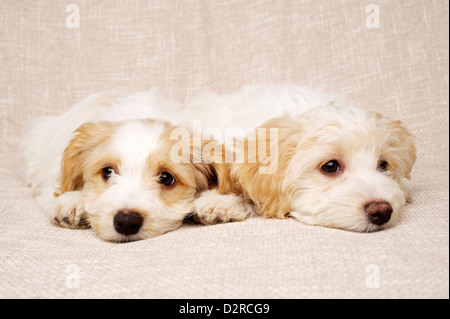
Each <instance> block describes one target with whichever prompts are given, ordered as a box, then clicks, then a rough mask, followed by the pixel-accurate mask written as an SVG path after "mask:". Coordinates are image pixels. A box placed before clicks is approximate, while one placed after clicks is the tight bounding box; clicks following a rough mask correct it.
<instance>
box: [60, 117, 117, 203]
mask: <svg viewBox="0 0 450 319" xmlns="http://www.w3.org/2000/svg"><path fill="white" fill-rule="evenodd" d="M113 128H114V124H113V123H110V122H99V123H85V124H83V125H82V126H80V127H79V128H78V129H77V130H76V131H75V132H74V136H73V138H72V140H71V141H70V143H69V145H68V146H67V148H66V149H65V151H64V153H63V158H62V161H61V175H60V185H59V191H58V192H56V193H55V195H56V196H59V195H61V194H62V193H65V192H69V191H74V190H79V189H81V188H82V187H83V185H84V182H85V180H84V170H85V168H86V163H87V160H88V157H89V154H91V152H92V151H93V150H94V149H96V148H97V147H98V146H99V145H101V144H103V143H105V142H106V140H107V139H108V138H109V137H110V136H111V134H112V132H113Z"/></svg>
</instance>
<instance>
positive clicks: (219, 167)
mask: <svg viewBox="0 0 450 319" xmlns="http://www.w3.org/2000/svg"><path fill="white" fill-rule="evenodd" d="M193 153H195V151H193ZM201 156H202V161H201V162H202V165H204V166H205V171H207V178H208V182H209V188H217V191H218V193H219V194H228V193H231V192H232V191H233V190H232V186H233V184H232V181H231V178H230V169H231V166H230V164H229V163H226V161H225V146H224V145H222V144H221V143H219V142H218V141H216V140H213V139H202V141H201Z"/></svg>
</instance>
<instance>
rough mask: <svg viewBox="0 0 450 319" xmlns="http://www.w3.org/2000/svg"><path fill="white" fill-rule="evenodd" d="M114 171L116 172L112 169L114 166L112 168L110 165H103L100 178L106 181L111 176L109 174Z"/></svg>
mask: <svg viewBox="0 0 450 319" xmlns="http://www.w3.org/2000/svg"><path fill="white" fill-rule="evenodd" d="M115 173H116V171H115V170H114V168H112V167H104V168H103V169H102V178H103V179H104V180H105V181H107V180H108V179H110V178H111V175H112V174H115Z"/></svg>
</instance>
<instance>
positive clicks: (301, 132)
mask: <svg viewBox="0 0 450 319" xmlns="http://www.w3.org/2000/svg"><path fill="white" fill-rule="evenodd" d="M191 108H193V109H197V110H198V113H197V114H198V117H200V115H201V114H206V113H209V114H212V116H209V117H208V118H207V119H206V120H207V121H206V122H205V121H203V122H202V125H203V127H210V126H214V125H215V124H216V123H222V124H221V125H220V129H221V130H222V132H224V130H225V128H226V127H236V126H239V127H241V128H243V129H247V130H243V131H242V132H244V133H242V132H240V133H239V132H238V133H236V134H234V136H238V137H243V136H244V137H245V136H246V135H248V132H249V130H248V129H249V128H250V129H254V128H255V127H259V128H258V129H259V130H261V129H266V130H267V132H268V131H269V130H270V129H276V132H277V136H275V138H272V140H271V141H270V140H268V139H269V137H268V136H267V134H266V132H265V131H264V132H263V133H264V134H263V135H257V136H256V137H255V135H253V136H252V137H248V136H247V140H246V142H245V143H239V146H236V145H234V147H235V149H236V152H237V154H239V153H241V154H242V153H243V154H245V155H244V156H241V157H240V158H243V159H244V161H242V162H240V163H234V164H232V169H231V178H232V181H231V184H232V187H233V188H234V191H235V192H236V193H242V194H244V196H246V197H247V198H249V199H250V200H252V201H253V202H254V203H255V204H256V206H257V208H258V212H259V214H261V215H262V216H265V217H276V218H285V217H286V216H287V215H290V216H292V217H294V218H296V219H297V220H299V221H302V222H304V223H307V224H311V225H320V226H329V227H336V228H341V229H346V230H353V231H360V232H366V231H376V230H379V229H382V228H384V227H386V226H389V225H392V224H394V223H395V221H396V220H398V216H400V214H401V212H402V211H403V208H404V206H405V203H406V201H407V200H408V199H409V198H410V193H411V182H410V172H411V170H412V168H413V165H414V162H415V159H416V155H415V146H414V141H413V138H412V136H411V134H410V133H409V132H408V130H407V129H406V128H405V127H404V126H403V124H402V123H401V122H400V121H392V120H389V119H386V118H383V117H382V116H381V115H379V114H377V113H372V112H366V111H364V110H361V109H358V108H355V107H348V103H347V102H345V101H343V100H339V99H337V98H336V97H335V96H331V95H327V94H324V93H323V92H319V91H316V90H311V89H308V88H305V87H299V86H294V85H263V86H249V87H245V88H244V89H242V90H241V91H240V92H237V93H234V94H229V95H219V94H215V93H209V94H205V95H203V96H200V97H199V98H198V99H196V100H194V101H193V103H192V104H191ZM271 118H272V119H271ZM268 119H271V120H269V121H267V122H265V123H264V124H262V123H263V122H264V121H266V120H268ZM204 123H205V124H204ZM245 132H246V133H245ZM261 136H262V138H261ZM254 140H257V143H256V144H252V145H257V146H256V148H257V149H261V148H263V146H264V150H270V152H269V153H270V154H267V152H266V151H264V152H263V153H265V154H262V155H263V156H262V157H263V158H264V160H262V159H261V158H260V156H261V152H259V151H258V152H259V153H258V152H255V150H253V151H252V154H253V156H251V155H250V153H251V152H250V150H249V149H248V147H249V145H250V144H251V143H250V142H249V141H254ZM222 141H223V142H225V143H226V144H227V146H228V147H229V145H230V143H231V142H230V141H231V140H230V139H229V136H225V138H223V139H222ZM269 144H270V145H269ZM265 146H267V148H265ZM255 154H258V155H257V157H258V158H255V157H254V156H255ZM273 163H276V169H275V170H269V173H265V174H264V173H261V172H263V171H262V170H261V169H262V168H265V167H266V168H267V166H268V165H269V164H270V165H272V164H273ZM272 166H273V165H272Z"/></svg>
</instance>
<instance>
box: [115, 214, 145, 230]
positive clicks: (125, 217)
mask: <svg viewBox="0 0 450 319" xmlns="http://www.w3.org/2000/svg"><path fill="white" fill-rule="evenodd" d="M143 221H144V219H143V218H142V216H141V215H140V214H139V213H136V212H132V211H128V210H124V211H120V212H118V213H117V214H116V215H115V216H114V227H115V229H116V231H117V232H118V233H121V234H123V235H126V236H128V235H133V234H136V233H137V232H138V231H139V228H141V226H142V222H143Z"/></svg>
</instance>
